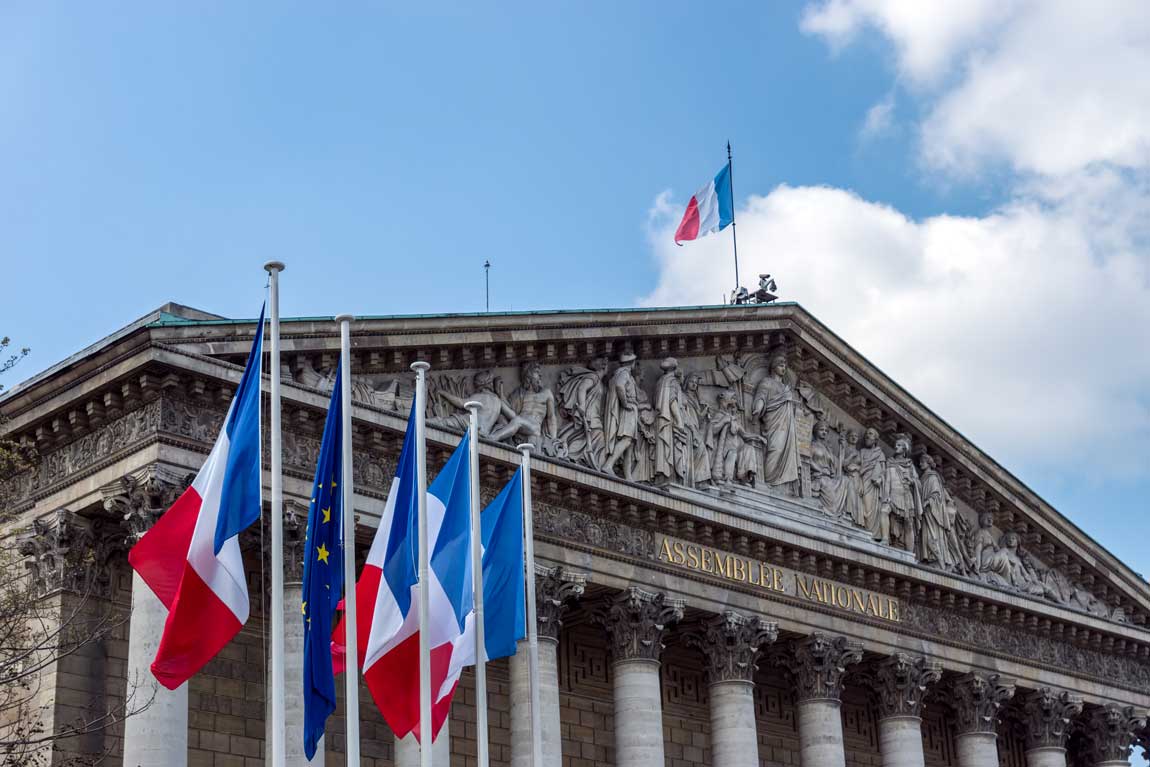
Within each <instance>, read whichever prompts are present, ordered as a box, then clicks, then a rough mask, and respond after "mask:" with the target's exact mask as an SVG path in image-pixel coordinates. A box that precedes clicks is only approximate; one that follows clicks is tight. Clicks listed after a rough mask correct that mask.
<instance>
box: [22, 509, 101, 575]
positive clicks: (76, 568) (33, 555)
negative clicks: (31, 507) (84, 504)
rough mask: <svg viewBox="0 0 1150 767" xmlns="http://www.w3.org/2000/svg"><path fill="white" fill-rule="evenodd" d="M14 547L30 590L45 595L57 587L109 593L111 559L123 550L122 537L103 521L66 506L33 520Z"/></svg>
mask: <svg viewBox="0 0 1150 767" xmlns="http://www.w3.org/2000/svg"><path fill="white" fill-rule="evenodd" d="M16 546H17V551H18V552H19V553H20V554H21V555H23V556H24V557H25V561H24V567H25V569H27V571H28V577H29V580H30V583H31V586H32V589H33V591H34V592H35V593H36V594H37V595H39V596H47V595H49V594H53V593H56V592H59V591H68V592H71V593H74V594H83V595H89V594H91V595H95V596H105V597H106V596H108V594H109V592H110V590H111V570H110V567H111V562H112V560H113V559H114V558H115V555H116V554H118V553H122V538H121V536H119V535H115V534H112V535H109V534H108V530H107V529H106V525H104V524H103V523H100V522H99V521H97V522H95V523H89V522H88V521H87V520H85V519H83V518H81V517H80V516H79V515H77V514H75V513H74V512H71V511H69V510H67V509H58V510H57V511H55V512H53V513H52V514H50V515H48V516H47V517H41V518H40V519H37V520H34V521H33V522H32V525H31V526H30V527H29V528H28V529H27V530H25V531H24V533H23V534H21V535H19V536H18V538H17V544H16Z"/></svg>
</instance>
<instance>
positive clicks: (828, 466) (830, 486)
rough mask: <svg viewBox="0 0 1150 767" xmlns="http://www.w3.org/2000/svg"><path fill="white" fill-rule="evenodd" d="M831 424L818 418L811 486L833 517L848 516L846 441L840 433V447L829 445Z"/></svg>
mask: <svg viewBox="0 0 1150 767" xmlns="http://www.w3.org/2000/svg"><path fill="white" fill-rule="evenodd" d="M830 433H831V429H830V425H829V424H828V423H827V422H826V421H825V420H824V419H819V421H818V422H817V423H816V424H815V430H814V439H813V440H812V441H811V487H812V489H813V490H814V494H815V496H816V497H817V498H818V499H819V502H820V503H821V504H822V507H823V512H824V513H826V514H827V515H828V516H830V517H835V518H838V517H841V516H844V514H845V513H846V506H847V493H848V492H849V490H850V489H851V488H850V484H849V483H848V482H847V481H846V477H845V476H844V474H843V472H842V467H843V458H844V456H845V448H846V438H845V437H844V436H843V435H842V434H841V433H840V435H839V442H838V444H837V445H832V444H830Z"/></svg>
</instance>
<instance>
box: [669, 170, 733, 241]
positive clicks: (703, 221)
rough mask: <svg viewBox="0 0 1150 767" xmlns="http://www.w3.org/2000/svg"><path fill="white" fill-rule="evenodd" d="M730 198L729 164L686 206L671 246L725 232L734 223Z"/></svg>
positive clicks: (731, 193) (731, 194) (731, 192)
mask: <svg viewBox="0 0 1150 767" xmlns="http://www.w3.org/2000/svg"><path fill="white" fill-rule="evenodd" d="M734 198H735V195H734V192H733V190H732V187H731V163H729V162H728V163H727V164H726V165H724V166H723V169H722V170H721V171H719V172H718V174H717V175H716V176H715V177H714V178H713V179H711V180H710V181H708V182H707V183H706V184H704V185H703V188H702V189H700V190H699V191H698V192H695V196H694V197H692V198H691V201H690V202H689V203H687V212H686V213H684V214H683V220H682V221H680V222H679V228H678V229H676V230H675V244H679V243H681V242H686V241H687V240H695V239H698V238H699V237H702V236H703V235H707V234H713V233H714V232H719V231H722V230H723V229H725V228H726V227H727V225H728V224H730V223H731V222H732V221H734V220H735V205H734Z"/></svg>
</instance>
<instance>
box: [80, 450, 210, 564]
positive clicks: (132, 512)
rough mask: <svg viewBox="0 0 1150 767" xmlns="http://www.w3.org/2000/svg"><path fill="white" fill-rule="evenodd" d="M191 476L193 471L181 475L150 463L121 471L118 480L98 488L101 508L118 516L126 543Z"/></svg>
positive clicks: (166, 505) (140, 533)
mask: <svg viewBox="0 0 1150 767" xmlns="http://www.w3.org/2000/svg"><path fill="white" fill-rule="evenodd" d="M193 479H195V475H194V474H187V475H186V476H183V477H181V476H180V475H179V474H177V473H176V472H174V471H171V470H169V469H166V468H164V467H163V466H158V465H156V464H152V465H151V466H148V467H146V468H145V469H144V470H143V471H138V472H133V473H132V474H125V475H124V476H122V477H120V479H119V480H118V481H116V482H113V483H111V484H109V485H105V486H104V487H102V488H100V492H101V493H102V495H103V496H104V510H105V511H108V512H111V513H112V514H115V515H116V516H117V517H119V518H120V520H121V523H122V524H123V526H124V532H125V534H126V536H127V542H128V545H129V546H130V545H132V544H133V543H135V542H136V541H138V540H139V539H140V538H141V537H142V536H143V535H144V533H146V532H148V530H150V529H151V528H152V525H154V524H155V523H156V520H157V519H159V518H160V515H162V514H163V513H164V512H165V511H167V510H168V509H169V508H170V507H171V505H172V504H173V503H175V502H176V499H177V498H179V497H180V495H182V494H183V492H184V490H186V489H187V488H188V485H190V484H191V483H192V480H193Z"/></svg>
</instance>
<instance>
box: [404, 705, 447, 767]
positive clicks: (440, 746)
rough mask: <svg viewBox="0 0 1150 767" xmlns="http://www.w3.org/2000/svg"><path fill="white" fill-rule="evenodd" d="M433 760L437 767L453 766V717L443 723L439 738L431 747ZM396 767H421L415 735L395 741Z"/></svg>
mask: <svg viewBox="0 0 1150 767" xmlns="http://www.w3.org/2000/svg"><path fill="white" fill-rule="evenodd" d="M431 759H432V761H433V762H434V763H435V767H449V765H450V764H451V715H450V714H448V716H447V719H446V720H445V721H444V722H443V729H442V730H440V731H439V737H438V738H436V739H435V743H433V744H432V746H431ZM395 767H419V741H418V740H416V739H415V735H414V734H410V733H409V734H408V735H407V736H406V737H403V738H396V739H395Z"/></svg>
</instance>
